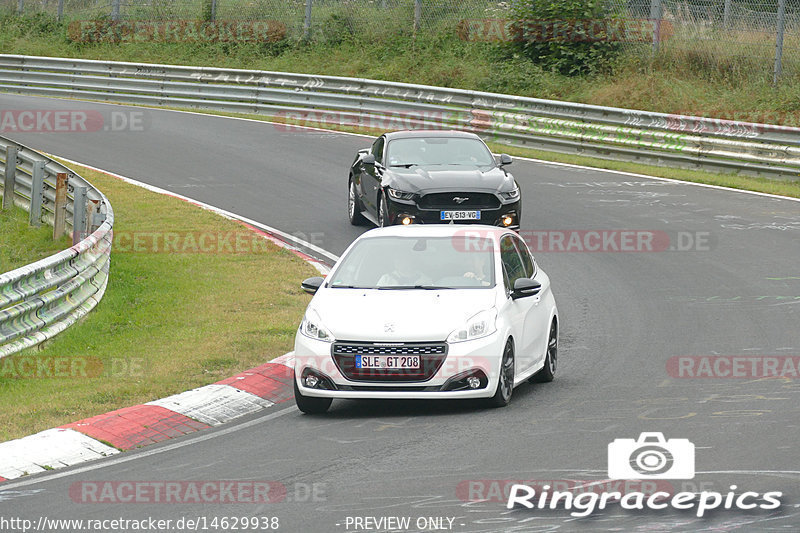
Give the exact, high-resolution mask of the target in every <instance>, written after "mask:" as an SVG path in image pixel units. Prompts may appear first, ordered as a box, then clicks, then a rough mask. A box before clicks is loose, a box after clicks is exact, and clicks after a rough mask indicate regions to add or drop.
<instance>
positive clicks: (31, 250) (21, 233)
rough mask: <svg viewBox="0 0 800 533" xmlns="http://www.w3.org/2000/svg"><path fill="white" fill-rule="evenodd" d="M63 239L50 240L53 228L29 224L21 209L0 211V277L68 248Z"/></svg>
mask: <svg viewBox="0 0 800 533" xmlns="http://www.w3.org/2000/svg"><path fill="white" fill-rule="evenodd" d="M71 245H72V241H71V240H70V238H69V237H68V236H66V235H64V236H63V237H61V238H60V239H57V240H55V241H54V240H53V228H52V227H50V226H46V225H42V227H41V228H34V227H31V226H30V225H29V224H28V212H27V211H25V210H23V209H22V208H21V207H17V206H14V207H13V208H11V209H0V274H2V273H4V272H8V271H10V270H14V269H15V268H19V267H21V266H24V265H27V264H30V263H33V262H34V261H38V260H39V259H44V258H45V257H47V256H50V255H53V254H54V253H57V252H60V251H61V250H63V249H65V248H69V247H70V246H71Z"/></svg>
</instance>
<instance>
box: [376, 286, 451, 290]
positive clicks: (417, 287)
mask: <svg viewBox="0 0 800 533" xmlns="http://www.w3.org/2000/svg"><path fill="white" fill-rule="evenodd" d="M452 288H453V287H444V286H441V285H386V286H383V287H376V289H378V290H380V291H403V290H413V289H424V290H426V291H438V290H442V289H452Z"/></svg>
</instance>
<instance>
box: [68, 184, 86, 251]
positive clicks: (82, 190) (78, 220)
mask: <svg viewBox="0 0 800 533" xmlns="http://www.w3.org/2000/svg"><path fill="white" fill-rule="evenodd" d="M88 190H89V189H88V187H84V186H76V187H75V189H74V190H73V191H72V244H73V245H75V244H78V243H79V242H81V241H82V240H83V239H84V237H86V218H87V217H86V210H87V207H88V206H87V205H86V193H87V192H88Z"/></svg>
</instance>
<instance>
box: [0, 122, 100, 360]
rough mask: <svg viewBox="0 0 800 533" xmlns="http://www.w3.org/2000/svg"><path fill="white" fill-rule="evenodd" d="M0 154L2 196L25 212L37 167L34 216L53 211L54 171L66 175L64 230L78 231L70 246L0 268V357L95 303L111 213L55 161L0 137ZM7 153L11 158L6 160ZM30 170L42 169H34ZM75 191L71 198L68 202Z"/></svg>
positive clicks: (83, 183) (34, 341)
mask: <svg viewBox="0 0 800 533" xmlns="http://www.w3.org/2000/svg"><path fill="white" fill-rule="evenodd" d="M9 156H11V157H9ZM12 157H15V158H16V161H14V160H13V159H12ZM0 159H2V161H3V162H4V164H3V165H0V176H2V177H0V191H2V192H3V193H6V185H5V183H6V181H7V180H6V172H7V170H6V169H8V171H10V172H13V173H14V180H13V182H14V183H13V185H10V184H9V185H10V186H12V187H13V195H12V196H8V195H7V198H8V199H9V200H11V201H13V203H14V204H16V205H18V206H20V207H23V208H24V209H26V210H28V211H30V209H31V198H32V197H33V196H35V194H32V190H36V187H35V186H33V187H32V182H33V176H34V174H39V173H40V172H41V173H42V177H43V178H44V179H43V182H42V183H43V188H42V190H41V192H42V201H41V204H39V203H38V202H34V205H41V213H42V214H41V218H40V220H44V221H45V222H49V223H52V221H53V218H54V215H55V213H54V199H55V184H56V176H57V174H60V173H66V174H67V175H68V179H69V181H68V183H69V185H68V187H69V189H70V192H69V193H68V194H67V205H66V211H67V216H66V226H67V228H66V229H67V231H68V232H73V231H77V232H78V235H77V237H74V238H73V241H74V242H76V243H75V244H74V245H73V246H72V247H70V248H68V249H66V250H64V251H62V252H59V253H57V254H55V255H52V256H50V257H47V258H45V259H42V260H41V261H37V262H35V263H32V264H30V265H26V266H23V267H21V268H18V269H16V270H12V271H10V272H6V273H4V274H0V358H2V357H5V356H7V355H10V354H12V353H15V352H18V351H20V350H24V349H25V348H30V347H32V346H36V345H37V344H41V343H42V342H44V341H46V340H47V339H50V338H52V337H53V336H54V335H56V334H58V333H59V332H61V331H63V330H64V329H66V328H67V327H69V326H70V325H72V324H73V323H75V322H76V321H77V320H78V319H80V318H81V317H82V316H84V315H85V314H86V313H88V312H89V311H90V310H91V309H92V308H94V306H95V305H97V303H98V302H99V301H100V299H101V298H102V297H103V293H104V292H105V289H106V285H107V283H108V267H109V261H110V255H111V243H112V229H113V226H114V212H113V210H112V209H111V204H110V203H109V202H108V199H107V198H106V197H105V196H104V195H103V193H102V192H100V191H99V190H97V189H96V188H95V187H93V186H92V184H90V183H89V182H87V181H86V180H85V179H83V178H81V177H80V176H78V175H77V174H75V173H74V172H72V171H71V170H69V169H68V168H66V167H64V166H63V165H61V164H60V163H58V162H56V161H53V160H52V159H50V158H47V157H45V156H43V155H42V154H40V153H38V152H35V151H33V150H31V149H29V148H26V147H25V146H22V145H20V144H19V143H16V142H14V141H12V140H10V139H6V138H5V137H0ZM9 159H12V161H11V162H10V163H9V164H5V163H6V162H7V161H8V160H9ZM34 168H37V169H41V170H36V171H34ZM11 169H13V170H11ZM84 194H85V196H86V198H85V201H84ZM76 196H77V197H78V198H79V200H78V203H75V202H76V200H75V197H76ZM12 197H13V198H12ZM76 206H78V207H76ZM81 206H82V207H81ZM87 206H88V207H87ZM75 228H77V229H75ZM86 228H88V230H86ZM81 229H83V231H81ZM81 237H85V238H81Z"/></svg>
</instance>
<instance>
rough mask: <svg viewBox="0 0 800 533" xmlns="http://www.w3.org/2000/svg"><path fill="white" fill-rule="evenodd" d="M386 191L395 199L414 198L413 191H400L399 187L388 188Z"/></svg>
mask: <svg viewBox="0 0 800 533" xmlns="http://www.w3.org/2000/svg"><path fill="white" fill-rule="evenodd" d="M386 192H388V193H389V196H391V197H392V198H394V199H395V200H412V199H413V198H414V193H413V192H404V191H398V190H397V189H392V188H387V189H386Z"/></svg>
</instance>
